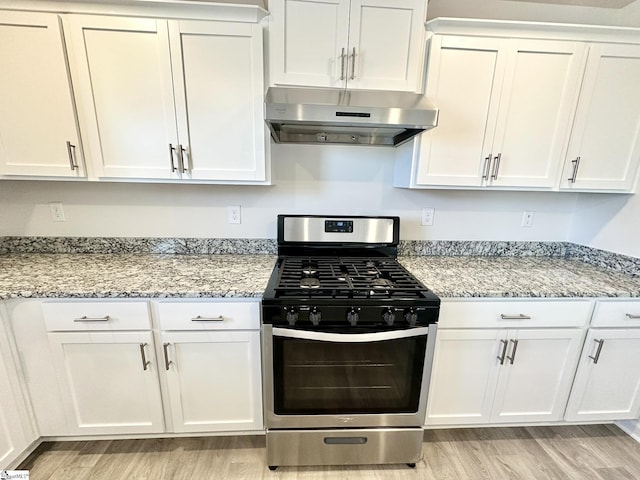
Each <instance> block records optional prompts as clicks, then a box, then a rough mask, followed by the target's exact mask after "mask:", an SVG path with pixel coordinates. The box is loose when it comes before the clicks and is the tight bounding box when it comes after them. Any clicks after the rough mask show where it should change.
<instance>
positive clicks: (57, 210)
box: [49, 202, 67, 222]
mask: <svg viewBox="0 0 640 480" xmlns="http://www.w3.org/2000/svg"><path fill="white" fill-rule="evenodd" d="M49 210H51V220H53V221H54V222H65V221H66V220H67V219H66V218H64V209H63V208H62V202H49Z"/></svg>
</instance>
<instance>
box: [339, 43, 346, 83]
mask: <svg viewBox="0 0 640 480" xmlns="http://www.w3.org/2000/svg"><path fill="white" fill-rule="evenodd" d="M346 59H347V56H346V55H345V53H344V48H343V49H342V53H341V54H340V80H344V64H345V61H346Z"/></svg>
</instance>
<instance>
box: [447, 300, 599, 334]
mask: <svg viewBox="0 0 640 480" xmlns="http://www.w3.org/2000/svg"><path fill="white" fill-rule="evenodd" d="M591 308H592V302H591V301H589V300H584V301H555V300H550V301H549V300H511V299H510V300H485V301H462V300H461V301H457V300H452V301H443V302H442V305H441V306H440V321H439V325H438V327H439V328H527V327H547V328H548V327H581V326H584V325H586V324H587V323H588V322H589V318H590V315H591Z"/></svg>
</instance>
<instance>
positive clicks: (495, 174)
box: [491, 153, 502, 180]
mask: <svg viewBox="0 0 640 480" xmlns="http://www.w3.org/2000/svg"><path fill="white" fill-rule="evenodd" d="M501 158H502V153H499V154H498V155H496V156H495V157H493V160H494V164H493V173H492V174H491V178H492V179H493V180H497V179H498V170H500V159H501Z"/></svg>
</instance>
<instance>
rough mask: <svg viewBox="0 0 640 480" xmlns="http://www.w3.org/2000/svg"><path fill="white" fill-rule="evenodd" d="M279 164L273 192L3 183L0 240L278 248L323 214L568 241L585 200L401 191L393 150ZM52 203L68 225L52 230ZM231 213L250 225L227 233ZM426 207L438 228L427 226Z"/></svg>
mask: <svg viewBox="0 0 640 480" xmlns="http://www.w3.org/2000/svg"><path fill="white" fill-rule="evenodd" d="M272 158H273V183H274V185H272V186H229V185H181V184H173V185H172V184H140V183H91V182H58V181H56V182H49V181H2V182H0V206H1V208H0V236H62V237H65V236H77V237H91V236H98V237H172V238H173V237H195V238H275V237H276V215H277V214H278V213H322V214H351V215H357V214H362V215H399V216H400V217H401V219H402V220H401V228H402V231H401V238H402V239H406V240H419V239H427V240H540V241H565V240H569V236H570V224H571V219H572V216H573V211H574V209H575V206H576V202H577V199H578V194H573V193H548V192H487V191H460V190H456V191H447V190H421V191H414V190H406V189H399V188H394V187H393V186H392V182H393V150H392V149H389V148H375V147H371V148H369V147H358V148H353V147H337V146H299V145H274V146H273V148H272ZM49 202H62V204H63V208H64V213H65V217H66V221H64V222H53V221H52V220H51V214H50V210H49V205H48V203H49ZM230 205H240V206H241V219H242V223H241V224H239V225H234V224H229V223H228V221H227V207H228V206H230ZM425 207H433V208H435V215H434V224H433V226H430V227H425V226H421V224H420V221H421V213H422V208H425ZM525 210H528V211H533V212H535V216H534V221H533V226H532V227H531V228H523V227H521V226H520V225H521V222H522V215H523V212H524V211H525Z"/></svg>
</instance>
